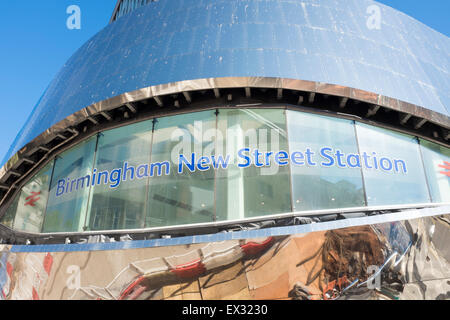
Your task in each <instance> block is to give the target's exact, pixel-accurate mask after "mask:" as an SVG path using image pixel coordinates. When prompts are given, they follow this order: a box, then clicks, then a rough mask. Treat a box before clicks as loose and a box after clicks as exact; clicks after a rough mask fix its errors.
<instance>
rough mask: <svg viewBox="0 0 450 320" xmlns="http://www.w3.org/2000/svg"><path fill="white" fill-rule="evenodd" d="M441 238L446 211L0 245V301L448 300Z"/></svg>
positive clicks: (449, 227)
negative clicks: (155, 237) (332, 224)
mask: <svg viewBox="0 0 450 320" xmlns="http://www.w3.org/2000/svg"><path fill="white" fill-rule="evenodd" d="M222 235H223V234H222ZM174 240H176V239H172V242H173V243H174V244H175V241H174ZM449 240H450V220H449V215H446V216H440V217H423V218H418V219H412V220H405V221H394V222H391V223H381V224H370V225H360V226H353V227H348V228H341V229H328V230H321V231H313V232H306V233H291V234H287V235H283V236H265V237H258V238H255V237H251V236H250V237H248V238H244V239H240V238H238V237H237V238H234V237H233V239H231V240H230V239H228V240H226V241H220V240H216V241H212V242H203V243H194V244H193V243H192V242H189V243H187V242H184V243H182V242H179V243H178V244H175V245H172V246H167V245H166V246H164V245H161V246H160V245H157V246H155V247H151V248H149V247H139V248H136V246H135V244H136V242H133V241H132V242H127V243H126V244H127V247H128V248H129V249H131V248H133V249H132V250H114V249H113V246H114V243H97V244H94V246H95V250H86V251H85V250H84V249H83V248H84V247H83V246H80V245H76V244H75V245H63V246H59V247H63V249H65V250H63V251H61V250H56V251H53V250H51V249H50V248H51V246H48V250H47V251H39V250H32V249H31V247H30V246H27V247H25V248H30V249H28V250H17V249H16V247H15V246H12V247H11V246H3V247H2V246H0V289H1V290H0V292H1V295H0V300H2V299H7V300H18V299H27V300H31V299H42V300H49V299H52V300H55V299H56V300H98V299H100V300H135V299H139V300H161V299H183V300H201V299H203V300H217V299H223V300H233V299H238V300H239V299H247V300H248V299H258V300H262V299H300V300H335V299H370V300H407V299H415V300H424V299H425V300H435V299H449V298H450V297H449V296H448V292H449V291H450V284H449V283H450V282H449V280H450V251H449V249H448V245H446V244H447V243H448V241H449ZM186 244H189V245H186ZM135 248H136V249H135ZM104 261H108V263H107V264H105V263H104ZM74 275H76V276H79V277H80V279H82V282H79V283H78V284H77V281H76V278H75V277H74Z"/></svg>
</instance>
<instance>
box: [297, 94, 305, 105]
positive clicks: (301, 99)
mask: <svg viewBox="0 0 450 320" xmlns="http://www.w3.org/2000/svg"><path fill="white" fill-rule="evenodd" d="M303 100H304V98H303V96H302V95H299V96H298V100H297V104H298V105H301V104H303Z"/></svg>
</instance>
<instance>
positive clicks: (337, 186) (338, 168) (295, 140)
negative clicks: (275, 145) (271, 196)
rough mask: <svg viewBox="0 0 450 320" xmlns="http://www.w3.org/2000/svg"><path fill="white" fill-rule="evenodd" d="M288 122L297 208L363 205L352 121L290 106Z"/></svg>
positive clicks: (318, 208)
mask: <svg viewBox="0 0 450 320" xmlns="http://www.w3.org/2000/svg"><path fill="white" fill-rule="evenodd" d="M287 124H288V134H289V148H290V153H291V158H292V155H293V156H295V159H294V161H291V174H292V199H293V207H294V210H295V211H302V210H320V209H332V208H348V207H361V206H364V205H365V199H364V188H363V182H362V171H361V167H360V166H358V157H359V153H358V146H357V143H356V137H355V127H354V124H353V121H349V120H344V119H334V118H330V117H324V116H320V115H314V114H308V113H303V112H297V111H290V110H288V111H287ZM349 162H350V163H349Z"/></svg>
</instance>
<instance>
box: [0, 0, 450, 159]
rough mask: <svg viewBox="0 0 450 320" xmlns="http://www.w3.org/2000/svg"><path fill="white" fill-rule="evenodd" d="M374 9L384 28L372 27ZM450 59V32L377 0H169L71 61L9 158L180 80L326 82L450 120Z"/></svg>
mask: <svg viewBox="0 0 450 320" xmlns="http://www.w3.org/2000/svg"><path fill="white" fill-rule="evenodd" d="M373 5H375V6H377V7H378V8H379V9H380V14H381V15H380V18H381V25H380V29H373V28H372V29H370V28H369V27H368V26H367V22H368V19H369V17H370V15H371V14H370V10H369V11H368V8H369V7H370V6H373ZM368 12H369V13H368ZM449 57H450V39H449V38H448V37H446V36H444V35H442V34H440V33H438V32H436V31H434V30H432V29H430V28H429V27H427V26H425V25H423V24H422V23H420V22H418V21H416V20H414V19H412V18H411V17H409V16H407V15H405V14H403V13H401V12H398V11H396V10H394V9H392V8H390V7H387V6H384V5H382V4H379V3H377V2H374V1H371V0H161V1H158V2H154V3H150V4H148V5H146V6H143V7H140V8H137V9H135V10H134V11H133V12H131V13H129V14H127V15H124V16H123V17H121V18H119V19H118V20H117V21H116V22H114V23H112V24H110V25H109V26H107V27H106V28H105V29H103V30H102V31H100V32H99V33H98V34H97V35H95V36H94V37H93V38H92V39H90V40H89V41H88V42H87V43H86V44H85V45H83V46H82V47H81V48H80V49H79V50H78V51H77V52H76V53H75V54H74V55H73V56H72V57H71V58H70V59H69V61H67V63H66V64H65V65H64V66H63V68H62V70H61V71H60V72H59V73H58V74H57V76H56V78H55V79H54V80H53V82H52V83H51V84H50V86H49V87H48V89H47V90H46V92H45V93H44V95H43V96H42V98H41V100H40V101H39V103H38V104H37V105H36V107H35V109H34V110H33V113H32V114H31V116H30V118H29V119H28V121H27V123H26V124H25V126H24V127H23V129H22V130H21V132H20V133H19V135H18V136H17V138H16V140H15V142H14V144H13V145H12V146H11V148H10V150H9V152H8V153H7V155H6V157H5V159H4V160H3V163H5V161H6V160H8V159H9V158H10V157H11V156H12V155H13V154H14V153H15V152H17V151H18V150H19V149H20V148H22V147H23V146H24V145H26V144H27V143H28V142H30V141H31V140H32V139H34V138H35V137H36V136H38V135H39V134H41V133H42V132H44V131H45V130H46V129H47V128H49V127H51V126H52V125H54V124H56V123H57V122H58V121H60V120H62V119H64V118H66V117H67V116H69V115H71V114H72V113H74V112H76V111H79V110H81V109H82V108H84V107H87V106H89V105H91V104H93V103H96V102H100V101H102V100H105V99H108V98H111V97H114V96H117V95H120V94H122V93H126V92H129V91H133V90H136V89H140V88H144V87H148V86H152V85H159V84H165V83H171V82H177V81H182V80H193V79H202V78H215V77H246V76H252V77H253V76H260V77H280V78H292V79H302V80H310V81H319V82H326V83H332V84H338V85H342V86H348V87H353V88H358V89H362V90H366V91H370V92H374V93H377V94H381V95H384V96H388V97H392V98H396V99H399V100H403V101H406V102H410V103H413V104H417V105H420V106H423V107H425V108H428V109H431V110H433V111H436V112H439V113H442V114H444V115H447V116H448V115H449V110H450V76H449V73H450V59H449Z"/></svg>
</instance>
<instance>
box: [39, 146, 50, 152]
mask: <svg viewBox="0 0 450 320" xmlns="http://www.w3.org/2000/svg"><path fill="white" fill-rule="evenodd" d="M38 149H40V150H42V151H44V152H49V151H50V149H49V148H46V147H44V146H39V147H38Z"/></svg>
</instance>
